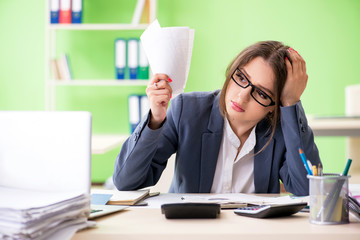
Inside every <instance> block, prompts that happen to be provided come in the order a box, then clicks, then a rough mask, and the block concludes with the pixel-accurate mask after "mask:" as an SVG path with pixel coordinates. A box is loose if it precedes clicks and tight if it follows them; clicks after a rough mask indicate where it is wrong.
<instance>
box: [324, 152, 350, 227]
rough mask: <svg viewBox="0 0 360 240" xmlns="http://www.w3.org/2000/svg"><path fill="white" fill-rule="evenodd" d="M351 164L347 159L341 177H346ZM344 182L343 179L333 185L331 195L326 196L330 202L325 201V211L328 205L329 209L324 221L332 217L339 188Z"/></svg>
mask: <svg viewBox="0 0 360 240" xmlns="http://www.w3.org/2000/svg"><path fill="white" fill-rule="evenodd" d="M351 162H352V160H351V159H350V158H349V159H348V160H347V162H346V166H345V169H344V172H343V174H342V175H343V176H347V175H348V172H349V169H350V165H351ZM344 182H345V180H344V179H340V180H338V182H337V183H336V184H335V186H334V187H333V189H332V191H331V193H330V194H329V195H328V198H329V197H330V200H329V201H327V200H328V199H327V198H326V200H325V203H324V205H325V209H326V207H327V205H329V204H330V207H329V212H328V215H327V217H326V221H329V220H330V218H331V216H332V215H333V213H334V209H335V206H336V203H337V199H338V198H339V195H340V192H341V188H342V185H343V184H344Z"/></svg>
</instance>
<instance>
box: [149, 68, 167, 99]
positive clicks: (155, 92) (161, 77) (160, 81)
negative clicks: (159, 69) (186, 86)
mask: <svg viewBox="0 0 360 240" xmlns="http://www.w3.org/2000/svg"><path fill="white" fill-rule="evenodd" d="M169 82H172V80H171V79H170V78H169V77H168V76H167V75H166V74H159V73H157V74H155V75H154V76H153V78H152V79H151V80H150V81H149V84H148V86H147V88H146V93H147V95H148V96H149V97H152V96H162V95H165V96H168V97H169V100H170V98H171V97H172V88H171V87H170V85H169Z"/></svg>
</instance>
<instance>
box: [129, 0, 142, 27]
mask: <svg viewBox="0 0 360 240" xmlns="http://www.w3.org/2000/svg"><path fill="white" fill-rule="evenodd" d="M144 6H145V0H137V2H136V6H135V11H134V15H133V18H132V21H131V23H132V24H139V23H140V18H141V15H142V13H143V11H144Z"/></svg>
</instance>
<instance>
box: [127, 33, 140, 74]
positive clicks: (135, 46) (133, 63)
mask: <svg viewBox="0 0 360 240" xmlns="http://www.w3.org/2000/svg"><path fill="white" fill-rule="evenodd" d="M127 50H128V56H127V63H128V64H127V65H128V69H129V79H137V75H138V65H139V64H138V56H139V54H138V53H139V40H138V39H136V38H130V39H129V40H128V41H127Z"/></svg>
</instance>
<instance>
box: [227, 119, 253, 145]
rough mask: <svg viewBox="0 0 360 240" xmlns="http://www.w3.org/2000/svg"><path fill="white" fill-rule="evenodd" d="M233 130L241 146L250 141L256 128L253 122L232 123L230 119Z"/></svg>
mask: <svg viewBox="0 0 360 240" xmlns="http://www.w3.org/2000/svg"><path fill="white" fill-rule="evenodd" d="M228 121H229V124H230V127H231V129H232V130H233V131H234V133H235V134H236V136H237V137H238V138H239V140H240V142H241V146H242V145H243V143H244V142H245V141H246V139H248V137H249V135H250V133H251V131H252V129H253V128H254V126H255V125H254V123H253V122H248V123H243V122H241V123H236V124H235V123H234V121H231V119H228Z"/></svg>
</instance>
